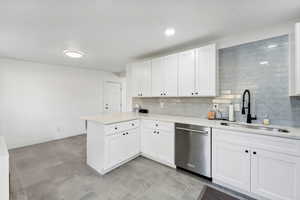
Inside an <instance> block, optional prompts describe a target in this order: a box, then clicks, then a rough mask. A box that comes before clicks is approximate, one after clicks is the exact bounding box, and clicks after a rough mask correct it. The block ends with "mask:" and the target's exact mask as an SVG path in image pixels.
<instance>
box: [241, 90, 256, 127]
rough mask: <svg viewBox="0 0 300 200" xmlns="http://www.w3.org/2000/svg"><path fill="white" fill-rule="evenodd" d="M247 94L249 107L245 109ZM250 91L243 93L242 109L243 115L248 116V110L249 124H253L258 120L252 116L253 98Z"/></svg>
mask: <svg viewBox="0 0 300 200" xmlns="http://www.w3.org/2000/svg"><path fill="white" fill-rule="evenodd" d="M246 94H248V106H247V107H245V96H246ZM250 96H251V95H250V91H249V90H245V91H244V93H243V107H242V115H245V114H246V111H245V110H246V109H247V111H248V113H247V123H252V120H256V119H257V118H256V116H255V117H252V116H251V100H250V99H251V97H250Z"/></svg>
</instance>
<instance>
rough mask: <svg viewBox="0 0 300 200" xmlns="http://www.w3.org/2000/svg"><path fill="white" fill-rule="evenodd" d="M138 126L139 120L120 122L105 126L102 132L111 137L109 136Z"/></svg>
mask: <svg viewBox="0 0 300 200" xmlns="http://www.w3.org/2000/svg"><path fill="white" fill-rule="evenodd" d="M139 125H140V123H139V120H132V121H127V122H120V123H115V124H110V125H105V126H104V131H105V134H106V135H111V134H115V133H118V132H121V131H126V130H130V129H135V128H137V127H139Z"/></svg>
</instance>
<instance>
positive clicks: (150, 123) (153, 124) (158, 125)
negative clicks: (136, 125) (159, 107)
mask: <svg viewBox="0 0 300 200" xmlns="http://www.w3.org/2000/svg"><path fill="white" fill-rule="evenodd" d="M142 126H143V127H144V128H147V129H159V130H164V131H174V126H175V125H174V123H172V122H163V121H158V120H142Z"/></svg>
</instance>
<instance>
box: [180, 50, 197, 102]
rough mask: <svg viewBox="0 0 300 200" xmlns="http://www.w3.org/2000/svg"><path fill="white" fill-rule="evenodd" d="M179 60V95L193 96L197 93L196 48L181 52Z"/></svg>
mask: <svg viewBox="0 0 300 200" xmlns="http://www.w3.org/2000/svg"><path fill="white" fill-rule="evenodd" d="M178 60H179V64H178V93H179V96H193V95H194V93H195V50H190V51H185V52H182V53H180V54H179V58H178Z"/></svg>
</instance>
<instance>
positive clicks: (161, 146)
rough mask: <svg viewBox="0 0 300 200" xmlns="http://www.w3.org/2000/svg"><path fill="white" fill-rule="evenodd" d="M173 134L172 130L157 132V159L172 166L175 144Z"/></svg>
mask: <svg viewBox="0 0 300 200" xmlns="http://www.w3.org/2000/svg"><path fill="white" fill-rule="evenodd" d="M174 138H175V134H174V130H172V131H162V130H160V131H158V134H157V145H156V148H157V158H158V159H159V160H161V161H164V162H167V163H170V164H173V165H174V160H175V152H174V143H175V141H174V140H175V139H174Z"/></svg>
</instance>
